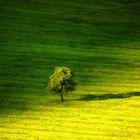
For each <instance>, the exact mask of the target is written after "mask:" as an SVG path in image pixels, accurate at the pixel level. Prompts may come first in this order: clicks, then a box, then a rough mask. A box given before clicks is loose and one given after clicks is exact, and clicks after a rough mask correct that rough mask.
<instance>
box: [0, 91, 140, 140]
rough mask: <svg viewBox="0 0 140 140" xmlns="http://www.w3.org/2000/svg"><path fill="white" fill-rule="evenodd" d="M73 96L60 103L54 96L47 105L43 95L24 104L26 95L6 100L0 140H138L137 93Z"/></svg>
mask: <svg viewBox="0 0 140 140" xmlns="http://www.w3.org/2000/svg"><path fill="white" fill-rule="evenodd" d="M73 94H74V96H73V97H67V99H68V98H69V100H67V101H65V102H63V103H61V102H58V101H57V100H58V98H57V96H55V98H54V96H53V97H51V102H50V99H48V98H47V97H45V96H43V95H42V96H38V98H37V96H32V97H31V98H32V100H30V101H29V100H27V101H26V104H24V105H23V100H26V99H27V96H26V98H25V97H24V96H23V97H22V98H21V99H19V100H17V98H18V97H14V98H12V97H11V98H10V99H7V100H8V101H9V102H10V104H9V105H5V109H3V110H4V111H5V114H4V113H3V114H1V119H0V139H2V140H5V139H10V140H16V139H28V140H30V139H31V140H36V139H39V140H46V139H47V140H61V139H64V140H65V139H69V140H80V139H83V140H84V139H85V140H88V139H89V140H93V139H95V140H99V139H100V140H108V139H112V140H139V138H140V133H139V130H140V120H139V117H140V105H139V100H140V97H139V95H140V93H136V92H133V93H126V94H125V96H124V93H123V94H116V95H113V94H102V95H101V94H100V95H99V94H93V93H91V94H89V93H88V95H87V94H85V96H82V97H79V93H73ZM77 94H78V95H77ZM52 98H53V99H54V100H52ZM65 98H66V97H65ZM48 100H49V101H48ZM15 101H16V102H15ZM24 103H25V101H24ZM17 104H18V106H17Z"/></svg>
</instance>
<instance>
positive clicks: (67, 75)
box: [48, 67, 76, 93]
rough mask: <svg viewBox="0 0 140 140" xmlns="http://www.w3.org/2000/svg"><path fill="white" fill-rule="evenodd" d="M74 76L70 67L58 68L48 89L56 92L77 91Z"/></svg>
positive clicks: (51, 78)
mask: <svg viewBox="0 0 140 140" xmlns="http://www.w3.org/2000/svg"><path fill="white" fill-rule="evenodd" d="M73 77H74V74H73V72H72V70H71V69H70V68H68V67H56V68H55V72H54V74H53V75H52V76H51V77H50V82H49V85H48V89H49V90H50V91H56V92H59V93H60V92H61V93H62V92H68V91H72V90H75V85H76V84H75V82H74V81H73Z"/></svg>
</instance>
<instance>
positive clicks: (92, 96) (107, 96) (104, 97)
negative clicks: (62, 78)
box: [72, 92, 140, 101]
mask: <svg viewBox="0 0 140 140" xmlns="http://www.w3.org/2000/svg"><path fill="white" fill-rule="evenodd" d="M133 96H140V92H128V93H119V94H85V95H83V96H82V97H80V98H77V99H72V100H77V101H92V100H109V99H123V98H130V97H133Z"/></svg>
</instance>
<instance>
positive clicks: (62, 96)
mask: <svg viewBox="0 0 140 140" xmlns="http://www.w3.org/2000/svg"><path fill="white" fill-rule="evenodd" d="M61 101H64V99H63V93H62V92H61Z"/></svg>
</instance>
